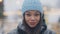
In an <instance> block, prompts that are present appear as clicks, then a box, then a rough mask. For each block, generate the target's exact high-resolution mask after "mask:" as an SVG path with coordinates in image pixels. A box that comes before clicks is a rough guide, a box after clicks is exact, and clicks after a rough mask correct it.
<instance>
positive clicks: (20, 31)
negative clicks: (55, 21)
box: [8, 24, 56, 34]
mask: <svg viewBox="0 0 60 34" xmlns="http://www.w3.org/2000/svg"><path fill="white" fill-rule="evenodd" d="M44 27H46V26H44ZM44 27H43V26H42V27H41V28H42V29H40V30H41V31H40V33H37V34H56V33H55V32H53V31H51V30H48V29H47V28H46V29H44ZM24 29H25V28H24V26H23V25H22V24H19V25H18V27H17V28H16V29H14V30H13V31H11V32H9V33H8V34H27V32H26V31H25V30H24ZM27 30H28V29H27ZM32 32H33V31H32Z"/></svg>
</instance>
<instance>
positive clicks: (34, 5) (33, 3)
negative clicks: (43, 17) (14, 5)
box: [22, 0, 43, 13]
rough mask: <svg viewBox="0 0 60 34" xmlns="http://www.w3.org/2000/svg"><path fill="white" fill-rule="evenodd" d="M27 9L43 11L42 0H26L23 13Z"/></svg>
mask: <svg viewBox="0 0 60 34" xmlns="http://www.w3.org/2000/svg"><path fill="white" fill-rule="evenodd" d="M27 10H38V11H40V12H41V13H43V9H42V5H41V3H40V0H24V2H23V5H22V13H24V12H26V11H27Z"/></svg>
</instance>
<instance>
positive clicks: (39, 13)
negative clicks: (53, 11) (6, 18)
mask: <svg viewBox="0 0 60 34" xmlns="http://www.w3.org/2000/svg"><path fill="white" fill-rule="evenodd" d="M22 12H23V22H22V24H19V25H18V27H17V29H15V30H13V31H12V32H10V33H9V34H55V33H54V32H52V31H50V30H48V29H47V26H46V24H45V19H44V14H43V9H42V5H41V3H40V2H39V0H25V1H24V3H23V6H22Z"/></svg>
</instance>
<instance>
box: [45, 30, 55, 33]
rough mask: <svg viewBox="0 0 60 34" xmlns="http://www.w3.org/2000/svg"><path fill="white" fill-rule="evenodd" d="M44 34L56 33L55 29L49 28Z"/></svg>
mask: <svg viewBox="0 0 60 34" xmlns="http://www.w3.org/2000/svg"><path fill="white" fill-rule="evenodd" d="M44 34H56V33H55V32H54V31H52V30H49V29H47V30H46V31H45V32H44Z"/></svg>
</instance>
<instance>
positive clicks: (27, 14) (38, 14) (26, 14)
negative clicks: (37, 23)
mask: <svg viewBox="0 0 60 34" xmlns="http://www.w3.org/2000/svg"><path fill="white" fill-rule="evenodd" d="M26 15H27V16H31V15H30V14H26ZM38 15H39V14H35V15H34V16H38Z"/></svg>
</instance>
